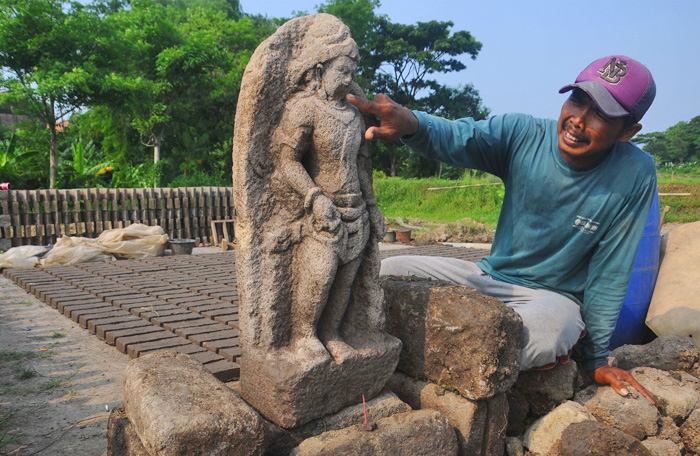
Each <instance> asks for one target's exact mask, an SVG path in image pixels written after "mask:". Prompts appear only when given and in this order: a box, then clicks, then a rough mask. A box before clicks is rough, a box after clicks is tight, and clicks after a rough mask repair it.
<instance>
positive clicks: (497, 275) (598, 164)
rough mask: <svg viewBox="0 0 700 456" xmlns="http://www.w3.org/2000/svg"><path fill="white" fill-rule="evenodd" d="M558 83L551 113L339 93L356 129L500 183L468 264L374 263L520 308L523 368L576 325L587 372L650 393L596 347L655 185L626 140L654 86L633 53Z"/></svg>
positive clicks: (556, 347) (621, 389)
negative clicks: (450, 114) (446, 114)
mask: <svg viewBox="0 0 700 456" xmlns="http://www.w3.org/2000/svg"><path fill="white" fill-rule="evenodd" d="M565 92H571V94H570V96H569V97H568V99H567V100H566V101H565V102H564V105H563V107H562V110H561V113H560V116H559V120H558V121H554V120H546V119H536V118H533V117H531V116H528V115H524V114H505V115H501V116H494V117H491V118H490V119H488V120H483V121H475V120H473V119H471V118H465V119H459V120H456V121H449V120H445V119H442V118H439V117H435V116H432V115H429V114H426V113H423V112H418V111H410V110H408V109H406V108H404V107H402V106H400V105H398V104H396V103H395V102H393V101H392V100H391V99H390V98H389V97H387V96H385V95H382V94H380V95H377V97H376V98H375V99H374V101H365V100H360V99H359V98H356V97H352V96H349V97H348V100H349V101H350V102H352V103H353V104H355V105H356V106H357V107H358V108H359V109H360V110H361V111H362V112H363V113H364V114H365V116H366V117H367V118H368V119H370V121H369V122H370V124H372V126H370V127H369V128H368V129H367V131H366V133H365V136H366V138H367V139H368V140H371V139H382V140H385V141H393V140H395V139H398V138H400V139H401V141H403V142H404V143H405V144H406V145H408V146H409V147H410V148H411V149H412V150H413V151H414V152H416V153H418V154H420V155H423V156H424V157H427V158H432V159H436V160H441V161H444V162H446V163H450V164H454V165H458V166H462V167H465V168H472V169H479V170H483V171H486V172H489V173H491V174H494V175H496V176H498V177H500V178H501V179H503V182H504V185H505V196H504V199H503V206H502V208H501V214H500V217H499V220H498V226H497V229H496V235H495V238H494V242H493V245H492V248H491V252H490V255H489V256H487V257H484V258H482V260H481V261H480V262H479V263H476V264H475V263H469V262H466V261H462V260H453V259H445V258H435V257H393V258H389V259H387V260H384V261H383V262H382V270H381V274H383V275H416V276H422V277H431V278H437V279H443V280H449V281H452V282H455V283H460V284H464V285H467V286H470V287H472V288H476V289H478V290H479V291H481V292H482V293H484V294H487V295H490V296H494V297H496V298H498V299H500V300H501V301H503V302H504V303H505V304H506V305H508V306H510V307H512V308H513V309H514V310H515V311H516V312H517V313H518V314H519V315H520V316H521V317H522V319H523V340H522V354H521V369H523V370H527V369H533V368H541V367H546V366H552V365H554V364H555V363H556V362H557V361H560V360H563V359H567V358H568V355H569V354H570V351H571V348H572V347H573V346H574V344H575V343H576V342H577V341H578V340H579V338H580V337H581V335H582V334H584V333H585V336H584V337H583V339H582V345H583V351H584V356H585V361H584V362H585V367H586V368H587V370H588V371H589V373H590V376H591V378H592V379H593V380H595V381H596V382H598V383H601V384H610V385H611V386H612V387H613V388H614V389H615V390H616V391H617V392H618V393H620V394H622V395H627V394H628V393H629V392H628V391H627V389H626V388H625V386H624V384H623V381H626V382H628V383H629V384H631V385H632V386H633V387H634V388H635V389H637V390H638V391H639V392H640V393H642V394H643V395H644V396H645V397H646V398H647V399H648V400H649V401H650V402H652V403H653V400H652V397H651V394H650V393H649V392H648V391H647V390H646V389H645V388H644V387H642V386H641V385H639V383H637V382H636V381H635V380H634V378H633V377H632V375H631V374H630V373H629V372H627V371H625V370H622V369H617V368H614V367H609V366H607V356H608V355H609V351H608V343H609V340H610V336H611V334H612V331H613V329H614V328H615V324H616V322H617V318H618V316H619V313H620V309H621V307H622V302H623V300H624V296H625V293H626V290H627V285H628V282H629V278H630V275H631V272H632V267H633V264H634V259H635V255H636V252H637V248H638V246H639V241H640V239H641V236H642V232H643V229H644V224H645V221H646V218H647V215H648V212H649V208H650V206H651V202H652V199H653V197H654V193H655V192H656V171H655V166H654V162H653V160H652V158H651V156H649V155H648V154H647V153H645V152H643V151H642V150H641V149H639V148H638V147H637V146H635V145H634V144H632V143H630V142H629V140H630V139H631V138H632V137H633V136H634V135H635V134H636V133H637V132H639V130H640V129H641V128H642V126H641V125H640V124H639V121H640V120H641V118H642V116H643V115H644V113H645V112H646V111H647V109H649V106H651V103H652V101H653V100H654V96H655V94H656V86H655V83H654V79H653V78H652V76H651V73H650V72H649V70H648V69H647V68H646V67H644V66H643V65H642V64H641V63H639V62H637V61H636V60H633V59H631V58H629V57H625V56H621V55H615V56H609V57H605V58H602V59H599V60H596V61H595V62H593V63H592V64H590V65H589V66H588V67H586V69H584V70H583V72H581V74H580V75H579V76H578V77H577V78H576V81H575V83H573V84H570V85H567V86H565V87H563V88H562V89H561V90H560V93H565ZM376 118H379V119H381V122H380V123H377V122H374V123H372V122H373V121H372V120H371V119H375V120H376Z"/></svg>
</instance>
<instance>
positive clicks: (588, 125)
mask: <svg viewBox="0 0 700 456" xmlns="http://www.w3.org/2000/svg"><path fill="white" fill-rule="evenodd" d="M640 129H641V125H639V124H634V125H626V123H625V119H624V118H622V117H620V118H610V117H607V116H606V115H605V114H603V113H602V112H601V111H600V110H599V109H598V106H597V105H596V104H595V102H594V101H593V100H592V99H591V97H590V96H588V94H587V93H586V92H584V91H583V90H581V89H574V90H573V92H572V93H571V96H569V98H568V99H567V100H566V102H564V106H562V108H561V115H560V116H559V123H558V134H559V152H560V153H561V156H562V158H564V160H566V161H567V162H568V163H569V164H571V165H572V166H574V167H576V168H589V167H591V166H594V165H596V164H597V163H599V162H600V161H601V160H603V158H605V156H606V155H607V153H608V151H609V150H610V148H611V147H612V146H613V145H614V144H615V141H621V142H625V141H628V140H629V139H631V138H632V137H633V136H634V135H635V134H636V133H637V132H638V131H639V130H640Z"/></svg>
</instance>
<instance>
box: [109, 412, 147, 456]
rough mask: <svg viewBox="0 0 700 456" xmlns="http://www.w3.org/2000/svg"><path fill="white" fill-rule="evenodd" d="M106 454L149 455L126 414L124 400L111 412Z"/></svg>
mask: <svg viewBox="0 0 700 456" xmlns="http://www.w3.org/2000/svg"><path fill="white" fill-rule="evenodd" d="M106 456H149V455H148V452H146V449H145V448H144V447H143V445H142V444H141V439H139V436H138V435H137V434H136V431H135V430H134V426H133V425H132V424H131V422H130V421H129V417H127V416H126V405H125V404H124V403H123V402H122V403H121V404H119V405H118V406H116V407H115V408H113V409H112V411H111V412H110V413H109V421H108V423H107V454H106Z"/></svg>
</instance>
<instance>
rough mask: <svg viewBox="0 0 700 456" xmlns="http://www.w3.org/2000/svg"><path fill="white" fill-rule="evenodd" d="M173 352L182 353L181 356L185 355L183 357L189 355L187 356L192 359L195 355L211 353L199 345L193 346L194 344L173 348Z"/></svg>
mask: <svg viewBox="0 0 700 456" xmlns="http://www.w3.org/2000/svg"><path fill="white" fill-rule="evenodd" d="M173 351H176V352H178V353H182V354H185V355H189V356H192V357H194V356H195V355H198V354H200V353H201V354H204V353H211V352H210V351H207V349H206V348H202V347H200V346H199V345H195V344H189V345H182V346H179V347H174V348H173ZM211 354H212V355H214V354H213V353H211ZM214 356H217V355H214Z"/></svg>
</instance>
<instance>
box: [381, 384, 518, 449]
mask: <svg viewBox="0 0 700 456" xmlns="http://www.w3.org/2000/svg"><path fill="white" fill-rule="evenodd" d="M387 387H388V388H389V389H391V390H392V391H394V392H395V393H396V394H397V395H398V396H399V398H401V400H403V401H405V402H407V403H408V404H409V405H410V406H411V407H412V408H414V409H416V410H426V409H432V410H437V411H439V412H440V413H442V414H443V415H445V416H446V417H447V419H448V420H449V421H450V424H451V425H452V426H453V427H454V428H455V432H456V434H457V443H458V444H459V454H460V455H465V456H466V455H469V456H472V455H473V456H478V455H484V456H486V455H499V456H500V455H502V454H503V448H504V445H505V429H506V424H507V420H508V404H507V400H506V397H505V393H501V394H499V395H496V396H494V397H493V398H490V399H484V400H480V401H472V400H469V399H466V398H464V397H462V396H460V395H458V394H455V393H453V392H450V391H446V390H444V389H443V388H441V387H439V386H438V385H436V384H434V383H426V382H423V381H420V380H415V379H412V378H410V377H408V376H406V375H403V374H400V373H396V374H394V375H393V376H392V377H391V378H390V379H389V381H388V382H387Z"/></svg>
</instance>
